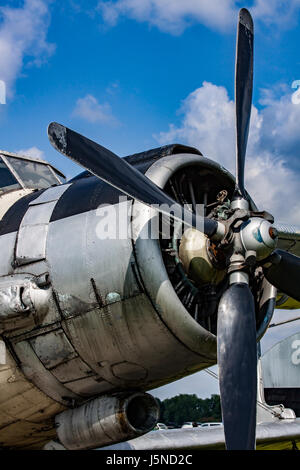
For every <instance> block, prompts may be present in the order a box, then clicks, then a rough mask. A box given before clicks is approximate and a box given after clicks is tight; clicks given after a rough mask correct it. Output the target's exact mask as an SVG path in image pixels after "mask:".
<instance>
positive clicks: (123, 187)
mask: <svg viewBox="0 0 300 470" xmlns="http://www.w3.org/2000/svg"><path fill="white" fill-rule="evenodd" d="M48 137H49V140H50V143H51V144H52V146H53V147H54V148H55V149H56V150H58V151H59V152H60V153H62V154H63V155H65V156H67V157H68V158H70V159H71V160H73V161H74V162H76V163H78V164H79V165H81V166H82V167H83V168H85V169H86V170H88V171H90V172H91V173H93V174H94V175H95V176H97V177H98V178H100V179H102V180H103V181H105V182H106V183H108V184H110V185H111V186H114V187H115V188H117V189H119V190H120V191H122V192H123V193H125V194H127V195H128V196H130V197H132V198H134V199H137V200H138V201H140V202H142V203H144V204H146V205H148V206H152V205H159V207H157V210H158V211H160V212H161V213H163V214H166V215H170V212H169V211H168V207H170V206H172V209H173V210H174V214H175V215H174V216H173V215H172V214H171V216H172V218H174V219H176V220H179V221H184V222H185V223H187V224H188V225H192V226H193V227H195V228H198V229H201V231H202V232H204V233H205V234H206V235H207V236H208V237H213V236H214V235H215V237H216V238H218V237H219V238H221V237H222V236H223V235H224V231H225V229H224V225H223V224H219V223H218V222H216V221H215V220H212V219H208V218H204V217H202V218H201V217H200V216H199V215H197V218H196V215H195V214H192V213H191V212H190V211H189V210H187V209H184V207H183V206H181V205H180V204H178V203H177V202H175V201H174V199H172V198H171V197H169V196H168V195H167V194H165V193H164V192H163V191H162V190H161V189H160V188H159V187H158V186H157V185H156V184H154V183H153V182H152V181H151V180H150V179H149V178H147V177H146V176H144V175H143V174H142V173H141V172H139V171H138V170H136V169H135V168H134V167H133V166H131V165H129V163H127V162H126V160H124V159H123V158H120V157H118V156H117V155H115V154H114V153H113V152H111V151H110V150H108V149H106V148H105V147H102V146H101V145H99V144H97V143H95V142H93V141H92V140H90V139H88V138H86V137H84V136H82V135H80V134H78V133H77V132H74V131H72V130H71V129H68V128H67V127H65V126H63V125H61V124H58V123H56V122H52V123H51V124H50V125H49V127H48ZM163 204H164V205H165V207H162V205H163ZM166 206H167V207H166ZM189 221H190V223H189ZM196 222H197V223H196ZM219 232H220V233H219Z"/></svg>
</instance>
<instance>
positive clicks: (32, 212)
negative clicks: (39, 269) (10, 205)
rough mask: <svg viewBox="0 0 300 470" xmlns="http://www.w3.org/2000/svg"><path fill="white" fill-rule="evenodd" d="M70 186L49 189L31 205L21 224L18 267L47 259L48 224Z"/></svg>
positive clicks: (17, 243) (17, 255)
mask: <svg viewBox="0 0 300 470" xmlns="http://www.w3.org/2000/svg"><path fill="white" fill-rule="evenodd" d="M68 187H69V185H61V186H57V187H54V188H49V189H47V190H46V191H44V192H43V193H42V194H41V195H40V196H39V197H37V198H36V199H34V200H33V201H31V202H30V203H29V207H28V209H27V211H26V213H25V215H24V217H23V219H22V222H21V224H20V228H19V232H18V237H17V242H16V256H15V263H16V265H23V264H28V263H33V262H36V261H39V260H43V259H45V258H46V242H47V233H48V224H49V221H50V218H51V215H52V212H53V210H54V207H55V205H56V203H57V201H58V199H59V197H60V196H61V195H62V194H63V193H64V192H65V191H66V190H67V189H68Z"/></svg>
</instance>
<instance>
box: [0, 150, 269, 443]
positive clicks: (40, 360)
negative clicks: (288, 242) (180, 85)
mask: <svg viewBox="0 0 300 470" xmlns="http://www.w3.org/2000/svg"><path fill="white" fill-rule="evenodd" d="M127 161H128V162H129V163H130V164H132V165H134V166H135V168H137V169H138V170H139V171H141V172H143V173H144V174H146V176H148V177H149V178H150V179H151V180H152V181H154V182H155V183H156V184H157V185H158V186H160V187H161V188H167V187H168V184H170V180H171V178H172V177H173V176H174V174H175V173H176V172H177V173H178V172H179V171H184V170H185V169H187V168H189V169H192V170H193V172H194V173H197V172H198V173H199V174H200V175H202V180H201V181H202V182H201V184H203V190H204V191H205V193H206V194H208V196H207V197H208V202H214V201H215V197H216V194H218V193H219V191H220V190H222V189H224V187H225V188H227V190H228V192H231V193H233V191H234V179H233V177H232V175H230V174H229V173H228V172H227V171H226V170H225V169H224V168H222V167H221V166H219V165H218V164H216V163H215V162H212V161H211V160H208V159H206V158H204V157H203V156H202V155H201V154H200V152H199V151H197V150H196V149H192V148H187V147H183V146H179V145H172V146H167V147H162V148H160V149H154V150H151V151H149V152H146V153H143V154H137V155H134V156H131V157H127ZM196 178H197V181H198V182H199V175H198V174H197V175H196ZM168 190H169V189H168ZM120 195H122V194H121V193H120V192H119V191H118V190H116V189H114V188H112V187H110V186H109V185H107V184H106V183H104V182H102V181H99V179H97V178H96V177H94V176H91V175H89V174H88V173H83V174H81V175H79V176H78V177H77V178H74V179H73V180H71V181H69V182H68V183H67V184H62V185H58V186H54V187H50V188H48V189H45V190H42V191H34V192H31V193H30V194H26V195H24V196H23V197H21V198H20V199H19V200H18V201H17V202H16V203H14V204H13V205H11V206H10V207H9V208H8V210H7V211H6V213H5V214H4V216H3V218H2V220H1V222H0V298H1V311H0V329H1V340H2V341H3V342H4V343H5V345H6V354H5V357H3V355H2V356H1V357H0V362H1V364H0V446H2V447H13V448H15V447H21V448H41V447H42V446H43V445H44V444H45V443H46V442H48V441H49V440H50V439H51V438H55V437H56V432H55V421H54V418H55V416H56V415H59V413H61V412H63V411H64V410H68V409H70V408H72V409H73V408H76V407H80V406H84V404H85V403H86V402H87V401H88V400H90V399H91V398H97V397H102V396H107V395H110V394H118V393H123V392H124V391H128V390H129V391H131V392H144V391H147V390H151V389H153V388H156V387H158V386H161V385H163V384H166V383H169V382H171V381H174V380H177V379H179V378H181V377H184V376H186V375H188V374H192V373H194V372H196V371H199V370H202V369H204V368H206V367H208V366H211V365H213V364H215V363H216V331H215V330H214V328H213V326H210V323H209V321H208V320H203V319H202V318H200V317H196V316H195V317H193V316H192V315H191V313H190V311H189V310H188V306H187V305H188V304H185V303H184V302H183V301H182V299H181V298H180V295H179V293H178V295H177V293H176V291H175V286H174V284H173V283H172V280H171V279H170V272H169V268H168V265H166V264H165V263H166V261H165V260H166V258H165V257H163V254H162V244H161V242H160V240H158V239H146V238H144V237H143V234H144V233H146V232H147V231H148V229H149V224H150V220H151V218H153V217H158V216H157V214H155V213H153V212H152V210H151V209H150V208H149V207H147V206H145V205H144V204H142V203H139V202H136V201H134V200H131V199H129V215H130V220H134V219H135V216H136V214H137V213H138V214H139V224H131V223H129V229H130V235H131V237H130V238H123V239H117V240H111V239H100V238H99V222H100V221H101V220H102V218H103V217H107V220H108V221H110V225H109V226H110V227H111V226H113V224H114V223H115V222H114V221H115V219H114V214H115V209H116V208H118V209H119V210H120V217H123V216H124V217H126V216H127V213H126V212H125V211H127V206H128V204H127V203H126V202H125V201H124V202H121V203H119V196H120ZM197 202H199V203H202V202H203V201H202V200H199V201H197ZM251 204H252V210H255V209H256V208H255V206H254V203H252V202H251ZM100 205H105V206H106V213H104V212H103V211H101V210H100V209H99V206H100ZM259 292H260V302H259V304H258V308H257V331H258V332H260V333H259V334H260V335H261V336H262V335H263V333H264V331H265V330H266V328H267V326H268V322H269V321H270V319H271V316H272V313H273V309H274V305H275V302H274V297H275V296H276V292H275V293H274V289H273V288H272V287H271V286H270V285H269V284H268V283H266V282H265V281H264V282H263V284H262V287H261V288H260V291H259ZM204 313H205V312H204V311H203V315H204ZM204 316H205V315H204ZM266 319H267V320H268V322H267V323H266Z"/></svg>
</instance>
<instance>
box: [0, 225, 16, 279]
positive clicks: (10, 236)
mask: <svg viewBox="0 0 300 470" xmlns="http://www.w3.org/2000/svg"><path fill="white" fill-rule="evenodd" d="M16 237H17V232H11V233H7V234H5V235H1V236H0V276H6V275H7V274H12V273H13V263H14V248H15V244H16Z"/></svg>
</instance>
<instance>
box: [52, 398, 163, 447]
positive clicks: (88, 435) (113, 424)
mask: <svg viewBox="0 0 300 470" xmlns="http://www.w3.org/2000/svg"><path fill="white" fill-rule="evenodd" d="M158 418H159V407H158V404H157V402H156V400H155V398H154V397H153V396H152V395H149V394H148V393H142V392H137V393H134V394H131V395H128V393H121V394H115V395H110V396H107V395H104V396H101V397H99V398H96V399H94V400H91V401H89V402H87V403H85V404H84V405H81V406H80V407H78V408H75V409H73V410H67V411H64V412H63V413H60V414H59V415H57V416H56V417H55V423H56V428H57V429H56V432H57V436H58V439H59V441H60V443H61V444H62V445H63V446H64V447H65V448H66V449H68V450H76V449H78V450H83V449H95V448H97V447H102V446H106V445H109V444H115V443H117V442H122V441H127V440H130V439H133V438H135V437H138V436H141V435H143V434H145V433H147V432H149V431H151V430H152V429H153V427H154V426H155V424H156V423H157V421H158Z"/></svg>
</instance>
